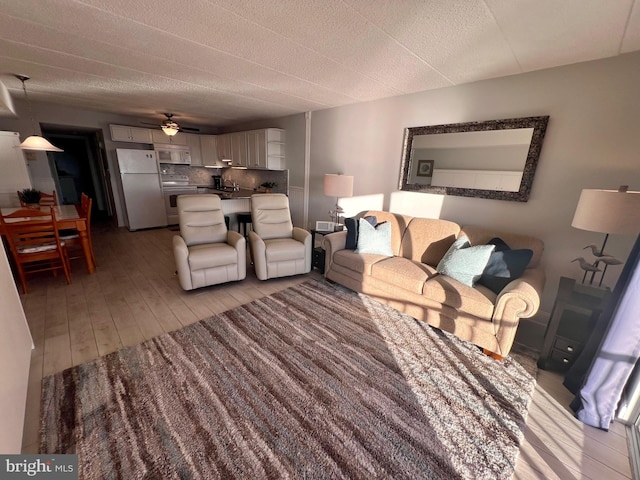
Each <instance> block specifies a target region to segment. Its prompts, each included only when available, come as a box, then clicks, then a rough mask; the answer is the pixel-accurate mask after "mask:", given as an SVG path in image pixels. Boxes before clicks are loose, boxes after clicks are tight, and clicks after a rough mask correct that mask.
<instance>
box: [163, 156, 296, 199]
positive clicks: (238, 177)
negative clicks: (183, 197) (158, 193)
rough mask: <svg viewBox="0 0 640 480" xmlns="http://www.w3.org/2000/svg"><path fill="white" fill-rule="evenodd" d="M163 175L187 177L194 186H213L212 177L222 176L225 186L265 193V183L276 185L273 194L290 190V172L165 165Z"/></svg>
mask: <svg viewBox="0 0 640 480" xmlns="http://www.w3.org/2000/svg"><path fill="white" fill-rule="evenodd" d="M160 168H161V171H162V173H171V174H178V175H187V176H188V177H189V183H190V184H192V185H201V186H210V185H213V180H212V179H211V177H212V176H213V175H222V180H223V181H224V182H225V184H228V185H231V184H232V183H233V182H236V183H237V184H238V185H240V188H243V189H246V190H255V191H264V187H261V186H260V185H261V184H262V183H264V182H273V183H275V184H276V186H275V187H274V188H272V189H271V191H272V192H273V193H288V190H289V170H259V169H252V168H248V169H246V170H244V169H239V168H219V169H216V168H205V167H191V166H189V165H175V164H167V163H163V164H161V165H160Z"/></svg>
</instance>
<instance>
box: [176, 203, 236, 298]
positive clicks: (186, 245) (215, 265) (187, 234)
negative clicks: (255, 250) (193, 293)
mask: <svg viewBox="0 0 640 480" xmlns="http://www.w3.org/2000/svg"><path fill="white" fill-rule="evenodd" d="M177 206H178V215H179V216H180V235H175V236H174V237H173V254H174V256H175V259H176V267H177V269H178V279H179V281H180V286H181V287H182V288H183V289H184V290H193V289H194V288H201V287H206V286H208V285H216V284H218V283H225V282H231V281H233V280H242V279H244V278H245V277H246V275H247V250H246V248H247V247H246V245H247V244H246V241H245V239H244V237H243V236H242V235H240V234H239V233H237V232H233V231H228V230H227V226H226V224H225V223H224V215H223V213H222V201H221V200H220V197H219V196H217V195H180V196H179V197H178V201H177Z"/></svg>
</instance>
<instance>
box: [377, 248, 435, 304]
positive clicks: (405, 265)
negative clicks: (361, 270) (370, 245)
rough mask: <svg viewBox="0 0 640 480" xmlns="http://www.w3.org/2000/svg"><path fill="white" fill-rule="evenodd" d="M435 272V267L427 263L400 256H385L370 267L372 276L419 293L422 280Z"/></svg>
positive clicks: (422, 284)
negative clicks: (385, 257)
mask: <svg viewBox="0 0 640 480" xmlns="http://www.w3.org/2000/svg"><path fill="white" fill-rule="evenodd" d="M437 274H438V272H436V269H435V268H433V267H430V266H429V265H425V264H424V263H420V262H414V261H412V260H409V259H407V258H402V257H392V258H387V259H385V260H382V261H379V262H376V263H375V264H373V265H372V267H371V276H372V277H374V278H379V279H382V280H384V281H385V282H388V283H391V284H393V285H396V286H398V287H401V288H404V289H405V290H409V291H411V292H413V293H417V294H419V295H420V294H422V291H423V289H424V282H426V281H427V280H428V279H429V278H432V277H434V276H435V275H437Z"/></svg>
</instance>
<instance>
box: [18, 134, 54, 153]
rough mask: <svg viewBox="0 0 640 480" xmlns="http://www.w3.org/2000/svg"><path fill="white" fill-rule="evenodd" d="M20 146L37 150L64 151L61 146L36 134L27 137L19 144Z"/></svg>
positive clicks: (24, 148)
mask: <svg viewBox="0 0 640 480" xmlns="http://www.w3.org/2000/svg"><path fill="white" fill-rule="evenodd" d="M20 148H21V149H22V150H36V151H39V152H64V150H62V149H61V148H58V147H56V146H54V145H52V144H51V142H49V140H47V139H46V138H44V137H40V136H38V135H31V136H30V137H27V138H26V139H25V140H24V142H22V143H21V144H20Z"/></svg>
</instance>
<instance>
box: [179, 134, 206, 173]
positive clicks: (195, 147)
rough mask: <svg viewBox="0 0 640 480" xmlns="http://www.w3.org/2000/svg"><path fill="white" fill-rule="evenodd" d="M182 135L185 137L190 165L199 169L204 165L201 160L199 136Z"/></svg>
mask: <svg viewBox="0 0 640 480" xmlns="http://www.w3.org/2000/svg"><path fill="white" fill-rule="evenodd" d="M184 135H185V136H186V139H187V145H188V147H189V153H190V154H191V165H192V166H194V167H201V166H202V165H204V163H203V159H202V148H201V146H200V135H196V134H195V133H185V134H184Z"/></svg>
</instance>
